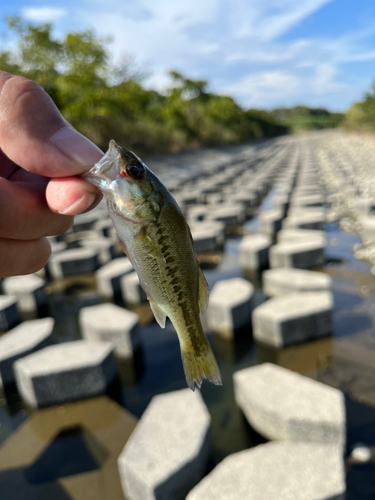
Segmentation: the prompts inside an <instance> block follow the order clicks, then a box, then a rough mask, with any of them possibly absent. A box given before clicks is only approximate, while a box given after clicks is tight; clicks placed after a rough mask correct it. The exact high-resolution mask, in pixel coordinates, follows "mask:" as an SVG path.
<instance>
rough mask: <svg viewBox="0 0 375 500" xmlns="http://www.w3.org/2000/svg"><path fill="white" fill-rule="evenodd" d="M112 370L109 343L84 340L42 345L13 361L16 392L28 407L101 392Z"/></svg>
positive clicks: (113, 367) (105, 386) (110, 345)
mask: <svg viewBox="0 0 375 500" xmlns="http://www.w3.org/2000/svg"><path fill="white" fill-rule="evenodd" d="M116 370H117V364H116V359H115V357H114V354H113V346H112V344H110V343H108V342H88V341H85V340H76V341H74V342H66V343H63V344H58V345H53V346H50V347H46V348H44V349H42V350H40V351H37V352H34V353H33V354H30V355H29V356H26V357H25V358H22V359H19V360H18V361H16V362H15V363H14V371H15V376H16V383H17V388H18V392H19V393H20V395H21V397H22V399H23V400H24V401H25V402H26V403H27V404H28V405H29V406H30V407H32V408H40V407H43V406H52V405H57V404H62V403H66V402H68V401H75V400H78V399H84V398H88V397H92V396H97V395H98V394H102V393H103V392H105V390H106V388H107V386H108V385H109V383H110V382H111V381H112V380H113V378H114V377H115V375H116Z"/></svg>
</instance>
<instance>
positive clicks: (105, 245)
mask: <svg viewBox="0 0 375 500" xmlns="http://www.w3.org/2000/svg"><path fill="white" fill-rule="evenodd" d="M80 244H81V246H82V247H83V248H92V249H93V250H96V251H97V252H98V253H99V263H100V265H102V266H103V265H104V264H107V263H108V262H109V261H110V260H111V259H112V258H113V257H114V256H115V246H116V244H117V239H114V238H105V237H102V238H88V239H84V240H81V242H80Z"/></svg>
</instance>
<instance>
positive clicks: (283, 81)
mask: <svg viewBox="0 0 375 500" xmlns="http://www.w3.org/2000/svg"><path fill="white" fill-rule="evenodd" d="M300 91H301V81H300V78H298V76H296V75H293V74H292V73H289V72H287V71H267V72H260V73H256V74H250V75H248V76H246V77H244V78H242V79H241V80H239V81H237V82H236V83H233V84H232V85H228V86H227V87H226V88H224V89H223V92H224V93H225V94H227V95H230V96H233V97H237V98H240V99H241V101H242V102H245V103H246V105H247V106H248V107H264V105H265V103H267V102H272V101H275V100H280V101H281V100H283V99H288V98H290V97H293V96H295V95H298V94H299V93H300Z"/></svg>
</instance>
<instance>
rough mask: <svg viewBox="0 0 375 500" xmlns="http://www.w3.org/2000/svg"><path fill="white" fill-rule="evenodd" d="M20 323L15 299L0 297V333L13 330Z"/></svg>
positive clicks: (7, 296)
mask: <svg viewBox="0 0 375 500" xmlns="http://www.w3.org/2000/svg"><path fill="white" fill-rule="evenodd" d="M21 321H22V318H21V314H20V311H19V308H18V301H17V297H14V296H10V295H0V332H4V331H6V330H9V329H10V328H13V327H14V326H16V325H18V323H20V322H21Z"/></svg>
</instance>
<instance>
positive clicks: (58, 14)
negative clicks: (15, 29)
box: [21, 7, 67, 23]
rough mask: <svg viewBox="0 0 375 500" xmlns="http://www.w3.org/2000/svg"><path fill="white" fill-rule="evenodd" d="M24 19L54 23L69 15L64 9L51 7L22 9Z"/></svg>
mask: <svg viewBox="0 0 375 500" xmlns="http://www.w3.org/2000/svg"><path fill="white" fill-rule="evenodd" d="M21 13H22V17H24V18H25V19H27V20H28V21H35V22H42V23H45V22H53V21H57V20H58V19H61V18H62V17H64V16H66V15H67V11H66V10H64V9H54V8H51V7H25V8H23V9H21Z"/></svg>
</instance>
